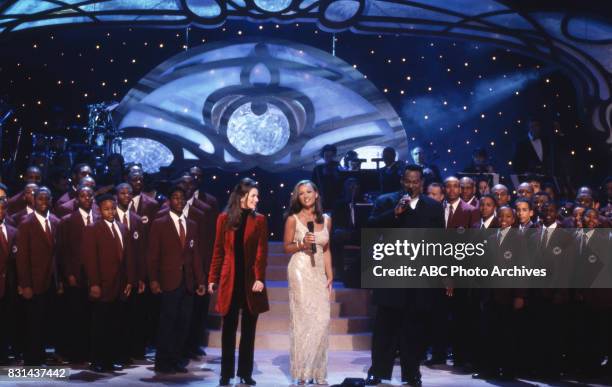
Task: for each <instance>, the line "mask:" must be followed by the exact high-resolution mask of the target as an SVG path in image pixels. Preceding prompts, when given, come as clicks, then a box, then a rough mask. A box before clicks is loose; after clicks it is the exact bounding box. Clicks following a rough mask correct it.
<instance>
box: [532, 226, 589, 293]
mask: <svg viewBox="0 0 612 387" xmlns="http://www.w3.org/2000/svg"><path fill="white" fill-rule="evenodd" d="M524 235H525V237H527V238H529V240H528V246H529V252H530V253H531V254H530V256H531V259H532V262H533V265H534V267H536V268H545V269H546V273H547V279H546V282H545V283H546V285H547V286H548V288H539V287H535V288H534V289H533V291H532V292H531V293H532V294H533V295H534V297H535V299H536V300H538V301H544V302H553V303H556V304H562V303H567V302H568V301H569V289H568V288H569V287H570V279H571V275H572V272H573V269H574V267H573V265H574V257H575V256H576V253H577V250H576V247H577V246H576V243H575V240H574V235H572V234H571V233H570V232H569V231H567V230H564V229H563V228H561V227H560V225H559V224H557V227H556V228H555V230H554V231H553V233H552V235H551V236H550V237H549V239H548V245H545V244H543V243H542V241H541V239H542V231H541V230H538V229H536V228H535V227H533V228H529V229H526V230H525V233H524ZM536 283H537V284H543V280H542V279H538V280H537V282H536ZM534 286H535V285H534Z"/></svg>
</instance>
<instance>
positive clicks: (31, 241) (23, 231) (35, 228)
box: [17, 213, 59, 295]
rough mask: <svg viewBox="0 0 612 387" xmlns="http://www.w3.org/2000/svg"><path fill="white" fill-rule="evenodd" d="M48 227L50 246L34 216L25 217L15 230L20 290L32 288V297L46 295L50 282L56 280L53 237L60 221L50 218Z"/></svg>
mask: <svg viewBox="0 0 612 387" xmlns="http://www.w3.org/2000/svg"><path fill="white" fill-rule="evenodd" d="M49 223H50V227H51V234H52V239H53V241H52V242H49V240H48V239H47V235H46V234H45V230H44V229H43V227H42V225H41V224H40V222H39V221H38V219H37V218H36V214H35V213H32V214H30V215H28V216H27V217H26V218H25V220H24V221H23V222H21V224H20V225H19V229H18V233H19V238H17V276H18V281H19V286H21V287H22V288H26V287H30V288H32V291H33V292H34V295H39V294H43V293H45V292H46V291H47V290H48V289H49V287H50V286H51V284H52V281H58V280H59V278H58V272H57V264H56V252H57V242H56V234H57V229H58V226H59V219H58V218H57V217H56V216H55V215H53V214H49ZM55 285H57V283H56V284H55Z"/></svg>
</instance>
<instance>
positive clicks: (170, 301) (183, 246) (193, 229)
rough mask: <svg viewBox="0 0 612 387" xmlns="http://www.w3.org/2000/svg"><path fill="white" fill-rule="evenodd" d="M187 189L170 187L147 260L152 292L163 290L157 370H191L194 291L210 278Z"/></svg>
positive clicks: (199, 291) (153, 229) (199, 292)
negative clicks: (188, 345) (187, 353)
mask: <svg viewBox="0 0 612 387" xmlns="http://www.w3.org/2000/svg"><path fill="white" fill-rule="evenodd" d="M184 208H185V191H184V190H183V189H181V188H179V187H174V188H172V190H171V191H170V212H169V213H168V214H167V215H164V216H162V217H161V218H158V219H155V221H154V222H153V224H152V225H151V230H150V234H149V248H148V254H147V263H148V265H147V266H148V271H149V280H150V287H151V292H152V293H153V294H160V293H161V308H160V309H161V312H160V318H159V330H158V336H157V353H156V356H155V371H156V372H160V373H175V372H181V373H184V372H187V369H186V368H185V365H186V362H185V360H184V359H182V358H181V352H182V350H183V348H184V345H185V340H186V338H187V335H188V329H189V322H190V319H191V312H192V307H193V292H194V291H195V292H196V294H197V295H198V296H203V295H204V294H205V292H206V291H205V289H206V280H205V278H204V270H203V267H202V259H201V258H200V256H199V255H200V253H199V247H198V229H197V227H198V226H197V224H196V223H195V222H194V221H192V220H189V219H186V217H185V214H184V213H183V210H184Z"/></svg>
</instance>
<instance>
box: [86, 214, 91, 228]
mask: <svg viewBox="0 0 612 387" xmlns="http://www.w3.org/2000/svg"><path fill="white" fill-rule="evenodd" d="M85 223H86V224H87V225H88V226H89V225H90V224H91V218H90V217H89V215H87V220H86V221H85Z"/></svg>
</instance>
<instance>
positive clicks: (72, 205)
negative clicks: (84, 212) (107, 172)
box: [55, 176, 100, 219]
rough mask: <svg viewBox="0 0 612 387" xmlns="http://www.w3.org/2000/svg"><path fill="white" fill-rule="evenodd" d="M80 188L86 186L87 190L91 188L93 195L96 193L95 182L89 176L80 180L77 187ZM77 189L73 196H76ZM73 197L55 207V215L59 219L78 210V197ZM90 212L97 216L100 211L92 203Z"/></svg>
mask: <svg viewBox="0 0 612 387" xmlns="http://www.w3.org/2000/svg"><path fill="white" fill-rule="evenodd" d="M81 186H87V187H89V188H91V189H92V190H93V191H94V195H95V192H96V181H95V180H94V178H93V177H91V176H85V177H84V178H82V179H81V181H80V182H79V185H78V187H81ZM78 187H77V192H76V193H75V195H77V196H78ZM77 196H75V197H74V198H72V199H70V200H68V201H67V202H64V203H63V204H61V205H57V204H56V205H55V215H56V216H58V217H59V218H60V219H61V218H63V217H64V216H66V215H68V214H71V213H72V212H73V211H76V210H77V209H78V208H79V203H78V197H77ZM92 210H93V212H94V213H96V214H98V215H99V212H100V210H99V209H98V206H97V205H96V204H95V203H93V205H92Z"/></svg>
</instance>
